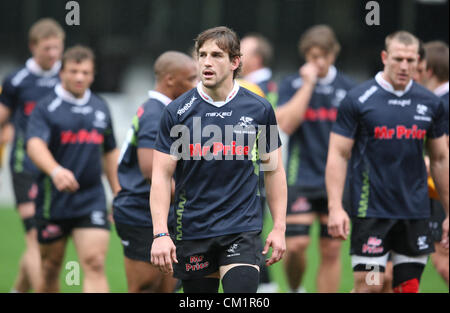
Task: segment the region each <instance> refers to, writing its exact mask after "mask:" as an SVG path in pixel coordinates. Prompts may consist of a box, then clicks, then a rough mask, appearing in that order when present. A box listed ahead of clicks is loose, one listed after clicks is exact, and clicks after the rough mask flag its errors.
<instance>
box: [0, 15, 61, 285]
mask: <svg viewBox="0 0 450 313" xmlns="http://www.w3.org/2000/svg"><path fill="white" fill-rule="evenodd" d="M64 38H65V32H64V30H63V29H62V28H61V26H60V25H59V24H58V23H57V22H56V21H55V20H53V19H50V18H44V19H40V20H38V21H37V22H36V23H34V24H33V25H32V26H31V28H30V30H29V34H28V43H29V48H30V51H31V55H32V56H31V58H29V59H28V60H27V61H26V63H25V66H24V67H22V68H20V69H19V70H17V71H14V72H13V73H12V74H10V75H8V76H7V77H6V79H5V81H4V82H3V86H2V87H3V88H2V92H1V94H0V128H3V126H4V125H5V123H7V122H8V120H10V121H11V122H12V124H13V126H14V139H13V146H12V149H11V156H10V164H9V165H10V171H11V176H12V187H13V190H14V195H15V199H16V207H17V210H18V212H19V215H20V217H21V219H22V222H23V225H24V228H25V244H26V248H25V251H24V253H23V255H22V258H21V260H20V268H19V273H18V277H17V279H16V282H15V284H14V287H13V290H14V291H17V292H27V291H29V290H30V289H33V290H36V289H37V287H38V285H39V284H40V277H41V272H40V256H39V245H38V242H37V233H36V225H35V220H34V215H35V204H34V200H35V198H36V195H37V186H36V184H35V181H36V176H37V174H38V170H37V168H36V167H35V166H34V164H33V163H32V162H31V160H30V159H29V158H28V156H27V154H26V152H25V132H26V127H27V123H28V119H29V116H30V115H31V112H32V111H33V109H34V107H35V105H36V102H37V101H38V100H40V99H42V98H43V97H44V96H46V95H47V94H49V93H50V92H51V90H53V88H54V87H55V85H56V84H57V83H58V82H59V77H58V73H59V69H60V67H61V62H60V59H61V55H62V52H63V50H64ZM0 132H1V130H0Z"/></svg>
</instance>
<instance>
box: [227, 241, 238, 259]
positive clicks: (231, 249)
mask: <svg viewBox="0 0 450 313" xmlns="http://www.w3.org/2000/svg"><path fill="white" fill-rule="evenodd" d="M238 248H239V245H238V244H237V243H234V244H232V245H231V246H230V247H229V248H228V249H227V252H228V253H230V254H228V255H227V258H231V257H233V256H238V255H241V254H240V253H239V252H236V250H237V249H238Z"/></svg>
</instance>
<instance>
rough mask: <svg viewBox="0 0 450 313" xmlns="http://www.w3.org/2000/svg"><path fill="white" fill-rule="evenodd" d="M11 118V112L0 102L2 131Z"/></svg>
mask: <svg viewBox="0 0 450 313" xmlns="http://www.w3.org/2000/svg"><path fill="white" fill-rule="evenodd" d="M10 116H11V110H10V109H9V108H8V107H7V106H5V105H4V104H3V103H1V102H0V129H1V128H3V126H5V124H6V123H7V122H8V120H9V117H10ZM0 131H1V130H0Z"/></svg>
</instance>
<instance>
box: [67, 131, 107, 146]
mask: <svg viewBox="0 0 450 313" xmlns="http://www.w3.org/2000/svg"><path fill="white" fill-rule="evenodd" d="M76 143H93V144H96V145H100V144H102V143H103V135H102V134H99V133H98V132H97V130H95V129H94V130H93V131H87V130H86V129H81V130H79V131H78V132H72V131H71V130H67V131H63V132H62V133H61V144H63V145H65V144H76Z"/></svg>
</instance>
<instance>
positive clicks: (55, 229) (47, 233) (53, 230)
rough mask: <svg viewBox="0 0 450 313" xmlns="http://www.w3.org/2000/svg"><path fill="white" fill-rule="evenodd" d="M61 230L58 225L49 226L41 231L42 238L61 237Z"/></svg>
mask: <svg viewBox="0 0 450 313" xmlns="http://www.w3.org/2000/svg"><path fill="white" fill-rule="evenodd" d="M62 233H63V232H62V230H61V228H60V227H59V226H58V225H55V224H49V225H47V226H46V227H45V229H43V230H42V233H41V234H42V238H44V239H51V238H56V237H58V236H61V235H62Z"/></svg>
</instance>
